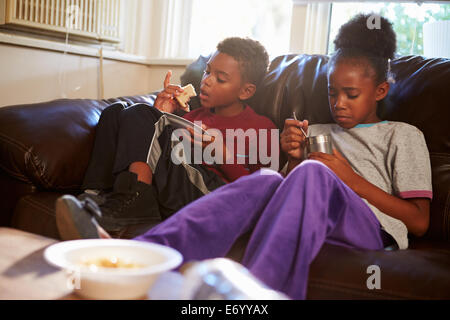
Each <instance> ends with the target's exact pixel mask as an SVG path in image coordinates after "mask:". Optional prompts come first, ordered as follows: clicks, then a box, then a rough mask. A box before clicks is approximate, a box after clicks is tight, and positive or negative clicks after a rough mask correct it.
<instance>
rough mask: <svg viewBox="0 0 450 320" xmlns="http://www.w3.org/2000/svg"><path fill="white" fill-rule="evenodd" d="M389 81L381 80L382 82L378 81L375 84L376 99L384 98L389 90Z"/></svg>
mask: <svg viewBox="0 0 450 320" xmlns="http://www.w3.org/2000/svg"><path fill="white" fill-rule="evenodd" d="M389 88H390V85H389V82H387V81H383V82H382V83H380V84H379V85H378V86H377V91H376V100H377V101H380V100H383V99H384V98H386V96H387V94H388V92H389Z"/></svg>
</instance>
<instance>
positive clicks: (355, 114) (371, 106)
mask: <svg viewBox="0 0 450 320" xmlns="http://www.w3.org/2000/svg"><path fill="white" fill-rule="evenodd" d="M367 68H368V69H367ZM368 71H369V72H374V70H372V69H371V67H370V66H367V67H364V66H362V65H360V64H352V63H351V62H346V61H343V62H338V63H337V64H335V65H334V66H333V67H332V68H331V69H330V71H329V73H328V102H329V105H330V109H331V113H332V115H333V118H334V121H336V123H337V124H338V125H339V126H341V127H343V128H347V129H350V128H353V127H354V126H356V125H357V124H361V123H375V122H379V121H380V119H379V118H378V116H377V113H376V111H377V102H378V101H380V100H381V99H383V98H384V97H385V96H386V95H387V93H388V91H389V84H388V83H387V82H383V83H381V84H380V85H376V84H375V81H374V78H373V76H371V75H370V74H368Z"/></svg>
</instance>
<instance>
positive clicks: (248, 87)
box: [239, 82, 256, 100]
mask: <svg viewBox="0 0 450 320" xmlns="http://www.w3.org/2000/svg"><path fill="white" fill-rule="evenodd" d="M255 92H256V86H255V85H254V84H252V83H248V82H247V83H244V85H243V86H242V87H241V90H240V92H239V99H240V100H247V99H250V98H251V97H252V96H253V95H254V94H255Z"/></svg>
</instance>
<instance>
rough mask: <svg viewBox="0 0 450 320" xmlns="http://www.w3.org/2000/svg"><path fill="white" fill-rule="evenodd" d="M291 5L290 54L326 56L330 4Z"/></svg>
mask: <svg viewBox="0 0 450 320" xmlns="http://www.w3.org/2000/svg"><path fill="white" fill-rule="evenodd" d="M293 5H294V7H293V14H292V30H291V34H292V35H293V36H292V37H291V52H295V53H306V54H326V53H327V44H328V29H329V24H330V14H331V4H330V3H305V1H293ZM302 31H303V32H302Z"/></svg>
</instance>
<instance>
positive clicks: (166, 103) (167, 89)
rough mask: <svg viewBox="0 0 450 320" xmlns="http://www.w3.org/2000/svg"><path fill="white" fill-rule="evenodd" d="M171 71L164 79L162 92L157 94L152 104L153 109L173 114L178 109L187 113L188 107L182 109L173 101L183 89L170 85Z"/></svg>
mask: <svg viewBox="0 0 450 320" xmlns="http://www.w3.org/2000/svg"><path fill="white" fill-rule="evenodd" d="M171 76H172V71H170V70H169V71H168V72H167V74H166V78H165V79H164V90H163V91H161V92H160V93H158V95H157V96H156V100H155V103H154V107H155V108H157V109H158V110H160V111H164V112H170V113H174V112H175V111H176V110H178V109H182V110H184V111H186V112H189V107H186V108H183V107H182V106H181V105H180V104H179V103H178V101H177V100H176V99H175V97H176V96H179V95H180V94H181V93H182V92H183V88H181V87H180V86H177V85H172V84H170V77H171Z"/></svg>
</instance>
